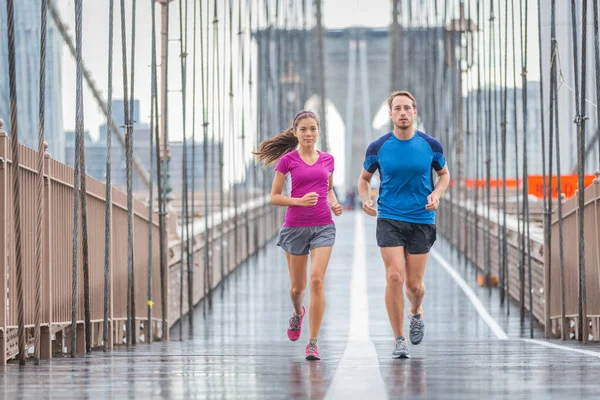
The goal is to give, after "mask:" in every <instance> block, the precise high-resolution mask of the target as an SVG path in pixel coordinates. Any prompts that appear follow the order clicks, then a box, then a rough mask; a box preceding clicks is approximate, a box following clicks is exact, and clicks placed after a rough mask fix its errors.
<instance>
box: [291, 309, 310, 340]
mask: <svg viewBox="0 0 600 400" xmlns="http://www.w3.org/2000/svg"><path fill="white" fill-rule="evenodd" d="M304 314H306V307H304V305H302V314H301V315H296V313H294V315H292V318H290V327H289V328H288V330H287V334H288V338H290V340H291V341H292V342H295V341H296V340H298V339H300V335H301V334H302V320H303V319H304Z"/></svg>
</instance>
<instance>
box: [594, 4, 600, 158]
mask: <svg viewBox="0 0 600 400" xmlns="http://www.w3.org/2000/svg"><path fill="white" fill-rule="evenodd" d="M593 3H594V54H595V60H596V104H600V32H599V30H600V21H599V20H598V2H597V1H594V2H593ZM596 121H597V122H596V123H597V125H598V126H600V107H596ZM596 131H597V132H599V131H600V127H596ZM596 138H597V139H596V140H597V141H598V165H599V166H600V140H599V139H598V133H597V134H596Z"/></svg>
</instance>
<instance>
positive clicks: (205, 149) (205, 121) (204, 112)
mask: <svg viewBox="0 0 600 400" xmlns="http://www.w3.org/2000/svg"><path fill="white" fill-rule="evenodd" d="M209 2H210V0H207V1H206V4H207V12H206V36H207V38H206V47H207V49H206V64H204V60H205V53H204V37H203V36H204V31H203V22H202V7H200V32H201V37H200V53H201V55H202V56H201V60H202V61H201V65H202V127H203V144H202V147H203V148H202V152H203V157H202V158H203V160H202V162H203V179H204V271H203V276H204V297H205V298H206V296H207V294H208V278H207V277H208V265H209V261H208V254H209V252H208V114H207V107H208V105H207V97H208V94H207V93H208V77H207V78H206V79H205V76H204V66H205V65H206V67H207V69H208V65H209V63H208V37H209V31H210V29H209V27H210V23H209V18H210V17H209V12H208V3H209ZM207 75H208V72H207ZM206 303H207V302H206V301H204V302H203V305H204V309H203V311H204V315H205V316H206Z"/></svg>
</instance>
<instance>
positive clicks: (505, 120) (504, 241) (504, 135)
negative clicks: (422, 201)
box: [500, 0, 518, 308]
mask: <svg viewBox="0 0 600 400" xmlns="http://www.w3.org/2000/svg"><path fill="white" fill-rule="evenodd" d="M503 86H504V93H503V98H502V100H503V106H502V159H503V163H502V208H503V211H504V213H503V222H502V278H501V279H500V304H504V298H505V295H506V296H508V297H509V298H510V293H509V292H508V275H509V273H508V243H507V237H506V236H507V228H506V213H507V210H506V153H507V151H506V150H507V149H506V141H507V131H508V0H507V1H506V2H505V6H504V82H503ZM513 90H514V88H513ZM517 216H518V215H517ZM505 292H506V293H505ZM507 308H508V307H507Z"/></svg>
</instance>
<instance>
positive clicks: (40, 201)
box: [33, 0, 48, 365]
mask: <svg viewBox="0 0 600 400" xmlns="http://www.w3.org/2000/svg"><path fill="white" fill-rule="evenodd" d="M47 24H48V1H47V0H42V10H41V24H40V25H41V26H40V30H41V33H40V87H39V89H40V100H39V111H38V153H37V210H36V217H37V218H36V220H37V223H36V232H35V264H36V265H35V332H34V340H35V342H34V355H33V357H34V363H35V365H38V364H39V363H40V342H41V340H40V333H41V328H40V325H41V323H42V263H43V259H42V252H43V243H42V225H43V213H44V208H43V205H44V128H45V125H44V123H45V115H44V107H45V103H46V90H45V89H46V33H47Z"/></svg>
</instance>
